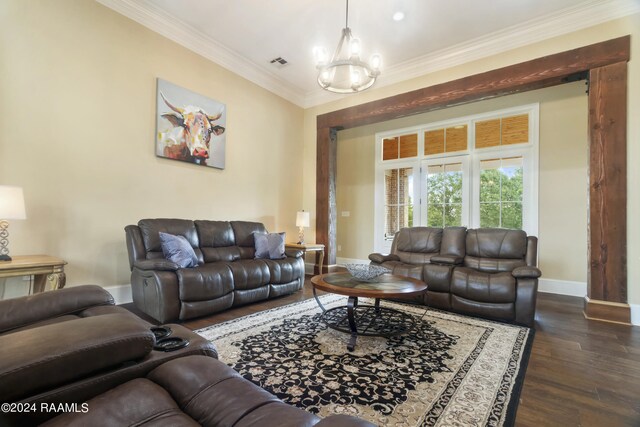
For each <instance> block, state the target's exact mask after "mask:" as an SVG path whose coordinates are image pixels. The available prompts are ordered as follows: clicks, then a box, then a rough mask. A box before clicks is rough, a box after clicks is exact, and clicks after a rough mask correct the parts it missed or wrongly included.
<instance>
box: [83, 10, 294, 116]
mask: <svg viewBox="0 0 640 427" xmlns="http://www.w3.org/2000/svg"><path fill="white" fill-rule="evenodd" d="M95 1H97V2H98V3H100V4H102V5H103V6H106V7H108V8H110V9H112V10H114V11H116V12H118V13H120V14H121V15H124V16H126V17H127V18H129V19H132V20H134V21H136V22H137V23H139V24H141V25H143V26H145V27H147V28H149V29H150V30H152V31H154V32H156V33H158V34H160V35H162V36H164V37H166V38H168V39H170V40H172V41H174V42H176V43H178V44H179V45H181V46H183V47H185V48H187V49H189V50H191V51H192V52H195V53H197V54H198V55H200V56H203V57H205V58H207V59H208V60H210V61H212V62H215V63H216V64H218V65H220V66H221V67H223V68H226V69H227V70H229V71H231V72H232V73H234V74H237V75H239V76H241V77H244V78H245V79H247V80H249V81H251V82H253V83H255V84H257V85H258V86H260V87H262V88H264V89H266V90H268V91H270V92H273V93H274V94H276V95H278V96H280V97H282V98H284V99H286V100H288V101H290V102H292V103H294V104H296V105H298V106H302V105H303V104H304V92H303V91H302V90H301V89H299V88H297V87H292V85H291V84H290V83H287V82H286V81H284V80H283V79H281V78H279V77H277V76H276V75H274V74H271V73H269V72H267V71H265V70H263V69H261V68H260V66H259V65H258V64H256V63H254V62H252V61H250V60H248V59H246V58H245V57H243V56H241V55H238V54H237V53H235V52H234V51H232V50H231V49H229V48H227V47H225V46H223V45H222V44H220V43H218V42H217V41H216V40H214V39H213V38H211V37H209V36H207V35H206V34H203V33H201V32H199V31H197V30H195V29H194V28H193V27H191V26H189V25H187V24H185V23H184V22H181V21H179V20H177V19H176V18H175V17H173V16H171V15H169V14H167V13H166V12H164V11H163V10H161V9H159V8H158V7H157V6H155V5H154V4H153V3H152V2H150V1H149V0H143V1H142V2H139V1H133V0H95Z"/></svg>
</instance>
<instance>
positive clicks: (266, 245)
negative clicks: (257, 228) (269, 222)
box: [253, 233, 285, 259]
mask: <svg viewBox="0 0 640 427" xmlns="http://www.w3.org/2000/svg"><path fill="white" fill-rule="evenodd" d="M284 238H285V233H268V234H265V233H253V241H254V242H255V245H256V258H258V259H283V258H285V254H284Z"/></svg>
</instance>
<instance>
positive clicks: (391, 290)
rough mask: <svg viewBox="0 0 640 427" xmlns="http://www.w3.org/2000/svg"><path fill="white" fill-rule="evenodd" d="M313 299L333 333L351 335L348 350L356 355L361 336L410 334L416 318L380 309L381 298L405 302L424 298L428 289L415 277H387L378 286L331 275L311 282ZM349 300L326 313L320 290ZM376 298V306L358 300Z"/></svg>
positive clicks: (395, 311) (340, 274)
mask: <svg viewBox="0 0 640 427" xmlns="http://www.w3.org/2000/svg"><path fill="white" fill-rule="evenodd" d="M311 283H312V284H313V296H314V298H315V299H316V302H317V303H318V305H319V306H320V309H321V310H322V313H323V314H322V317H323V320H324V321H325V322H326V323H327V326H329V327H330V328H332V329H335V330H338V331H341V332H346V333H349V334H351V338H350V339H349V343H348V344H347V349H348V350H349V351H353V350H354V348H355V345H356V340H357V339H358V335H370V336H384V337H388V336H393V335H400V334H403V333H405V332H407V331H408V330H410V329H411V328H412V327H413V325H414V318H413V317H412V316H410V315H408V314H406V313H403V312H401V311H398V310H394V309H392V308H389V307H381V306H380V298H401V297H406V296H413V295H419V294H423V293H425V292H426V291H427V285H426V284H425V283H424V282H423V281H421V280H418V279H413V278H411V277H404V276H396V275H392V274H383V275H382V276H379V277H378V278H376V279H375V281H374V282H363V281H359V280H357V279H355V278H354V277H353V276H351V274H349V273H329V274H322V275H320V276H313V277H312V278H311ZM317 289H319V290H321V291H325V292H331V293H333V294H339V295H346V296H348V297H349V299H348V300H347V305H346V306H340V307H334V308H331V309H328V310H327V309H326V308H325V307H324V306H323V305H322V303H321V302H320V299H319V298H318V295H317V293H316V290H317ZM359 297H362V298H375V304H374V305H358V298H359Z"/></svg>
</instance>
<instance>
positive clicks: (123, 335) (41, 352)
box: [0, 314, 155, 402]
mask: <svg viewBox="0 0 640 427" xmlns="http://www.w3.org/2000/svg"><path fill="white" fill-rule="evenodd" d="M154 343H155V338H154V335H153V333H152V332H151V331H150V330H149V329H148V328H147V327H146V326H145V324H144V323H143V322H140V321H139V320H138V319H135V318H133V317H130V316H123V315H121V314H108V315H104V316H97V317H85V318H78V319H75V320H69V321H66V322H61V323H55V324H50V325H45V326H40V327H38V328H33V329H27V330H23V331H18V332H15V333H12V334H6V335H3V336H0V348H2V353H3V357H2V358H0V384H2V388H1V389H0V401H2V402H11V401H15V400H17V399H21V398H24V397H26V396H31V395H34V394H37V393H40V392H43V391H46V390H49V389H51V388H54V387H58V386H60V385H63V384H68V383H69V382H73V381H75V380H80V379H82V378H85V377H88V376H90V375H92V374H95V373H98V372H102V371H104V370H105V369H109V368H111V367H116V366H121V365H122V364H123V363H125V362H130V361H134V360H138V359H141V358H143V357H145V356H146V355H147V354H149V352H150V351H151V350H152V348H153V345H154Z"/></svg>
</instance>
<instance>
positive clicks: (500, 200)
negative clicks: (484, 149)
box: [480, 157, 524, 228]
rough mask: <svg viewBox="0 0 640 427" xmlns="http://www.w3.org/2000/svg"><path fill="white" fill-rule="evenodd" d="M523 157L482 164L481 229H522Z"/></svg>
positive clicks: (493, 160) (488, 161) (490, 160)
mask: <svg viewBox="0 0 640 427" xmlns="http://www.w3.org/2000/svg"><path fill="white" fill-rule="evenodd" d="M522 170H523V168H522V157H511V158H503V159H487V160H481V161H480V227H502V228H522V195H523V191H524V181H523V176H522Z"/></svg>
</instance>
